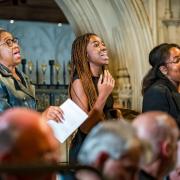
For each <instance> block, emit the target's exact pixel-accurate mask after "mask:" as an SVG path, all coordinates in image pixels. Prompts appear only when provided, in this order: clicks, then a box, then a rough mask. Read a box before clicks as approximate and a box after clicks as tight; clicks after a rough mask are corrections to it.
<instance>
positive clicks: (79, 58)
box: [69, 33, 97, 110]
mask: <svg viewBox="0 0 180 180" xmlns="http://www.w3.org/2000/svg"><path fill="white" fill-rule="evenodd" d="M91 36H97V35H96V34H94V33H86V34H84V35H81V36H79V37H77V38H76V39H75V40H74V42H73V44H72V51H71V75H70V84H69V95H70V97H71V88H72V83H73V77H74V74H75V73H77V75H78V77H79V79H80V80H81V82H82V85H83V89H84V91H85V94H86V96H87V98H88V106H89V108H90V110H91V109H92V107H93V105H94V103H95V101H96V99H97V92H96V88H95V86H94V84H93V80H92V72H91V70H90V65H89V63H88V59H87V45H88V43H89V41H90V38H91Z"/></svg>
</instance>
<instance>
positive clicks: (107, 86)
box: [97, 70, 115, 98]
mask: <svg viewBox="0 0 180 180" xmlns="http://www.w3.org/2000/svg"><path fill="white" fill-rule="evenodd" d="M114 85H115V80H114V78H113V77H112V76H111V74H110V73H109V71H108V70H104V76H103V75H102V74H101V75H100V78H99V81H98V85H97V86H98V93H99V96H102V97H104V98H107V97H108V96H109V95H110V94H111V92H112V90H113V88H114Z"/></svg>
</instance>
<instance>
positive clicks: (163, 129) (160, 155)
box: [133, 111, 179, 176]
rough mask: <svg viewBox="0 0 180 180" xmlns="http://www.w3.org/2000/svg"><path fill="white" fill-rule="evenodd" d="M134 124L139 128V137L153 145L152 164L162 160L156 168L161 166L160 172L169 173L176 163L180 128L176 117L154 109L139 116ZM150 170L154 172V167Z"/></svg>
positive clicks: (162, 173)
mask: <svg viewBox="0 0 180 180" xmlns="http://www.w3.org/2000/svg"><path fill="white" fill-rule="evenodd" d="M133 126H134V127H135V128H136V129H137V133H138V135H139V137H140V138H142V139H144V140H146V141H148V142H149V143H150V144H151V146H152V150H153V160H152V162H151V164H150V166H151V165H152V167H153V164H155V163H156V162H161V163H158V164H159V167H156V169H158V168H159V169H158V171H159V174H161V175H162V176H164V175H166V174H168V173H169V172H170V171H171V170H172V169H173V168H174V166H175V164H176V156H177V139H178V137H179V130H178V127H177V124H176V121H175V119H173V118H172V117H171V116H170V115H168V114H167V113H164V112H159V111H152V112H146V113H143V114H141V115H139V116H137V117H136V118H135V120H134V121H133ZM156 165H157V164H156ZM146 168H147V167H146ZM150 169H151V168H150ZM146 170H148V168H147V169H146ZM160 171H161V173H160ZM149 172H151V173H152V169H151V170H150V171H149Z"/></svg>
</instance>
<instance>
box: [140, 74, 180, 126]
mask: <svg viewBox="0 0 180 180" xmlns="http://www.w3.org/2000/svg"><path fill="white" fill-rule="evenodd" d="M152 110H159V111H163V112H167V113H168V114H170V115H171V116H172V117H174V118H175V120H176V122H177V124H178V127H179V128H180V93H178V91H177V89H176V87H175V86H174V85H173V84H172V82H171V81H169V80H168V79H167V78H166V77H164V76H163V75H161V76H160V77H159V79H157V80H156V82H155V83H154V84H152V85H151V86H150V87H149V88H148V89H147V90H146V92H145V93H144V97H143V107H142V112H147V111H152Z"/></svg>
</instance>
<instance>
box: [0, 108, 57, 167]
mask: <svg viewBox="0 0 180 180" xmlns="http://www.w3.org/2000/svg"><path fill="white" fill-rule="evenodd" d="M57 149H58V143H57V141H56V139H55V138H54V136H53V134H52V131H51V129H50V127H49V126H48V125H47V124H46V122H45V121H44V120H42V119H41V115H40V114H39V113H37V112H35V111H32V110H29V109H25V108H14V109H9V110H7V111H5V112H4V113H2V114H1V116H0V162H1V163H10V164H17V163H18V164H29V163H36V162H47V163H49V162H54V161H57V159H58V152H57Z"/></svg>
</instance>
